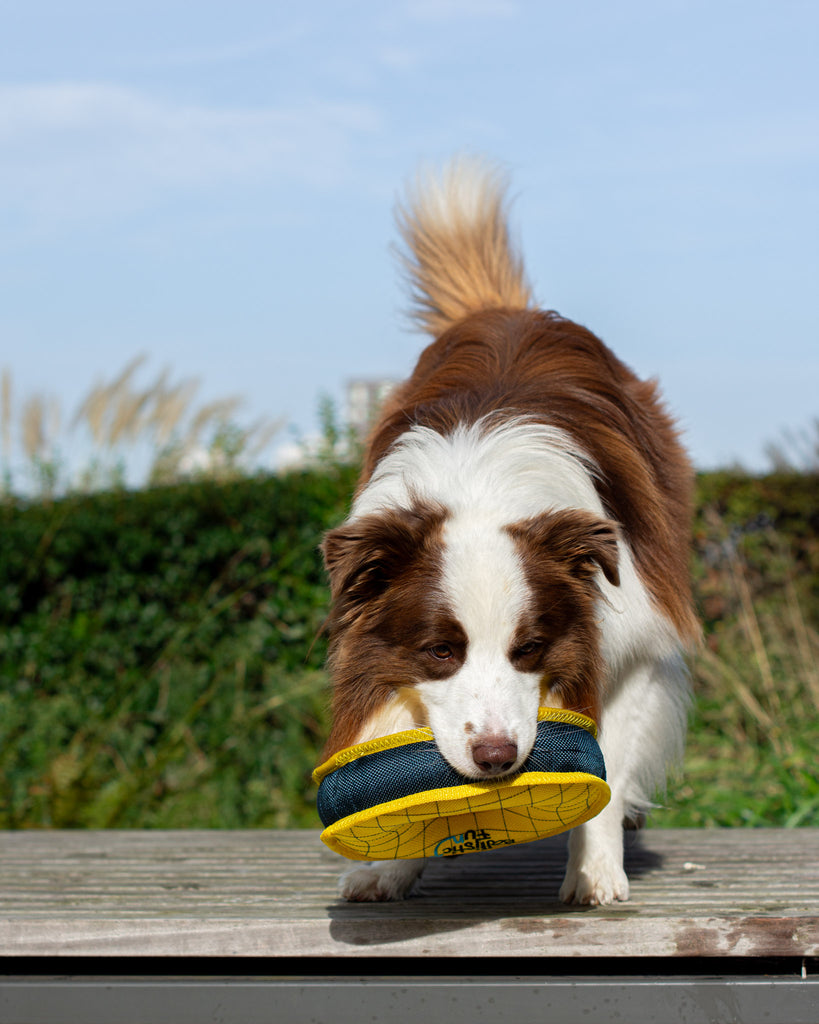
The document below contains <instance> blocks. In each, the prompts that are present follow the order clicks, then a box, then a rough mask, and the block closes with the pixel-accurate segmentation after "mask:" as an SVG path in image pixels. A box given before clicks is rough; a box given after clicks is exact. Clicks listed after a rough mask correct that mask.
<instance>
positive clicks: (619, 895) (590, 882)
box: [559, 862, 629, 907]
mask: <svg viewBox="0 0 819 1024" xmlns="http://www.w3.org/2000/svg"><path fill="white" fill-rule="evenodd" d="M559 895H560V898H561V900H563V902H564V903H579V904H582V905H584V906H590V907H597V906H607V905H608V904H610V903H614V902H615V901H625V900H627V899H628V897H629V887H628V878H627V877H626V873H625V871H623V869H622V868H621V867H619V866H618V865H615V864H610V863H605V862H600V863H596V864H595V863H592V864H586V865H583V866H581V867H578V868H574V867H572V865H569V867H568V869H567V871H566V877H565V878H564V879H563V884H562V885H561V887H560V894H559Z"/></svg>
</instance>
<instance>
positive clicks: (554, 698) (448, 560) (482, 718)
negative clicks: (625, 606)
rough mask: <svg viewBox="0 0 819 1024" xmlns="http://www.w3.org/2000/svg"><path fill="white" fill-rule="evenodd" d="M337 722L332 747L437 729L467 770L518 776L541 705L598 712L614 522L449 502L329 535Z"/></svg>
mask: <svg viewBox="0 0 819 1024" xmlns="http://www.w3.org/2000/svg"><path fill="white" fill-rule="evenodd" d="M323 552H324V557H325V563H326V565H327V569H328V572H329V574H330V582H331V589H332V598H333V606H332V610H331V613H330V618H329V630H330V669H331V672H332V675H333V683H334V708H333V710H334V725H333V733H332V735H331V737H330V742H329V746H328V751H327V753H328V754H330V753H333V752H335V751H336V750H338V749H340V748H342V747H344V746H347V745H349V744H351V743H355V742H358V741H360V740H361V739H366V738H371V737H373V736H376V735H383V734H384V733H388V732H390V731H392V728H391V725H395V726H396V727H397V728H407V727H408V723H409V724H414V725H428V726H429V727H430V728H431V729H432V731H433V733H434V735H435V739H436V742H437V744H438V747H439V748H440V751H441V753H442V754H443V756H444V757H445V758H446V760H447V761H448V762H449V763H450V764H451V765H452V766H453V767H454V768H455V769H457V771H459V772H460V773H461V774H462V775H464V776H466V777H469V778H489V777H494V776H498V775H502V774H506V773H509V772H513V771H516V770H517V769H518V768H519V767H520V765H521V764H522V763H523V761H525V759H526V757H527V756H528V754H529V752H530V750H531V747H532V744H533V743H534V739H535V730H536V722H537V709H538V706H539V705H540V704H541V703H546V704H550V705H552V706H559V707H566V708H571V709H574V710H579V711H583V712H585V713H587V714H590V715H592V716H595V715H596V713H597V710H598V706H597V705H598V698H599V689H600V685H601V678H600V677H601V659H600V653H599V640H598V627H597V623H596V603H597V600H598V599H599V596H600V594H599V589H598V585H597V577H598V571H602V573H603V574H604V575H605V577H606V578H607V579H608V580H609V582H610V583H613V584H617V582H618V575H617V535H616V528H615V526H614V525H613V524H612V523H611V522H609V521H607V520H603V519H600V518H598V517H597V516H595V515H593V514H592V513H589V512H585V511H581V510H575V509H572V510H560V511H549V512H544V513H543V514H542V515H538V516H535V517H533V518H530V519H526V520H523V521H520V522H515V523H512V524H508V525H501V526H499V525H497V523H492V522H488V521H486V520H484V519H482V518H481V516H480V515H479V514H470V515H467V514H460V515H450V514H449V513H448V512H447V510H446V509H445V508H443V507H440V506H436V505H430V504H423V503H420V502H419V503H416V504H415V506H414V507H413V508H411V509H397V510H390V511H384V512H381V513H373V514H370V515H365V516H361V517H360V518H357V519H354V520H352V521H350V522H348V523H346V524H345V525H343V526H341V527H340V528H339V529H337V530H333V531H331V532H330V533H329V534H327V536H326V537H325V540H324V544H323Z"/></svg>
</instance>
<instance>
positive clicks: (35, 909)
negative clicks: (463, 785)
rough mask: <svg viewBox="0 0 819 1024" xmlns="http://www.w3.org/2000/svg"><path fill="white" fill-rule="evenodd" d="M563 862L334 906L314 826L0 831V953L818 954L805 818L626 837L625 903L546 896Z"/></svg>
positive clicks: (446, 879)
mask: <svg viewBox="0 0 819 1024" xmlns="http://www.w3.org/2000/svg"><path fill="white" fill-rule="evenodd" d="M564 860H565V842H564V840H563V837H559V838H558V839H555V840H546V841H543V842H540V843H531V844H528V845H525V846H519V847H512V848H508V849H504V850H498V851H494V852H492V853H488V854H476V855H471V856H467V857H462V858H459V859H458V860H455V861H442V862H439V863H435V864H433V865H432V866H431V867H430V868H429V869H428V871H427V872H426V873H425V875H424V877H423V880H422V882H421V884H420V886H419V887H418V889H417V891H416V893H415V894H414V895H413V897H412V898H411V899H409V900H407V901H405V902H403V903H394V904H377V905H371V904H347V903H342V902H340V901H339V900H338V899H337V897H336V893H335V881H336V876H337V873H338V870H339V867H340V865H341V864H342V863H343V862H341V861H340V859H339V858H338V857H336V856H335V855H333V854H331V853H330V852H329V851H327V850H326V849H324V847H323V846H322V845H321V844H320V842H319V840H318V833H317V832H313V831H296V832H265V831H255V832H248V831H243V832H219V831H214V832H204V831H184V832H182V831H180V832H159V831H155V832H149V831H142V832H127V831H125V832H83V831H76V832H74V831H72V832H12V833H2V834H0V955H2V956H4V957H11V958H14V957H25V958H50V957H62V956H72V957H120V958H124V957H128V958H132V957H184V958H186V959H187V960H190V958H198V957H220V958H232V957H286V958H294V957H295V958H303V959H304V961H305V963H307V962H308V961H309V960H311V959H314V958H322V959H326V958H328V957H329V958H362V957H379V958H382V957H389V958H396V957H429V956H434V957H495V958H508V957H515V958H518V959H520V958H523V957H533V958H555V957H558V958H578V957H603V958H607V959H615V960H616V959H617V958H702V957H709V958H710V957H717V958H734V959H735V961H738V960H739V959H740V958H743V959H745V960H747V959H748V958H766V957H768V958H773V957H783V958H792V959H793V958H801V959H803V960H804V959H805V958H815V957H819V829H800V830H793V831H779V830H730V831H729V830H725V831H722V830H714V831H710V830H702V831H700V830H667V831H666V830H648V831H646V832H644V833H641V834H639V836H638V835H636V834H630V835H629V836H628V837H627V867H628V871H629V875H630V877H631V881H632V898H631V900H630V902H628V903H625V904H618V905H616V906H614V907H609V908H582V907H565V906H563V905H562V904H561V903H560V902H559V901H558V900H557V895H556V894H557V889H558V885H559V883H560V879H561V875H562V870H563V864H564ZM6 963H7V965H8V963H9V961H6ZM496 963H497V961H496Z"/></svg>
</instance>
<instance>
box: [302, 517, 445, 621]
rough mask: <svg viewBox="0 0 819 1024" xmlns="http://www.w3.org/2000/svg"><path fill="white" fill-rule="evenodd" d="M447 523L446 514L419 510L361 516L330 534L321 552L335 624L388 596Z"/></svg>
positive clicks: (327, 535)
mask: <svg viewBox="0 0 819 1024" xmlns="http://www.w3.org/2000/svg"><path fill="white" fill-rule="evenodd" d="M442 521H443V512H442V511H441V510H438V509H434V508H429V507H422V506H415V507H414V508H412V509H390V510H387V511H384V512H380V513H377V514H376V513H374V514H372V515H367V516H362V517H361V518H359V519H354V520H352V521H351V522H348V523H345V524H344V525H343V526H339V527H338V528H337V529H335V530H330V532H329V533H327V534H326V535H325V537H324V540H323V542H322V545H321V551H322V554H323V555H324V564H325V566H326V568H327V572H328V574H329V576H330V591H331V594H332V598H333V602H334V604H336V606H337V607H336V615H335V616H334V617H335V618H336V620H337V621H338V619H339V618H341V619H344V618H347V617H348V616H349V615H350V613H351V612H353V611H355V609H357V608H359V607H360V606H361V605H363V604H364V603H365V602H367V601H370V600H372V599H374V598H376V597H378V596H379V595H380V594H383V593H384V591H385V590H386V589H387V587H388V586H389V585H390V583H391V582H392V581H393V580H394V579H395V578H396V576H397V575H398V574H399V573H400V572H401V571H402V570H403V569H404V568H406V567H407V566H408V565H409V564H410V563H411V562H412V561H413V559H414V558H415V557H416V556H417V554H418V552H419V550H420V549H421V548H422V547H423V545H424V544H425V541H426V539H427V538H428V537H429V536H430V534H431V533H432V531H433V529H434V528H435V527H436V526H437V525H439V524H440V523H441V522H442Z"/></svg>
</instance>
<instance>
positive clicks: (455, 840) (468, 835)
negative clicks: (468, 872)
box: [433, 828, 514, 857]
mask: <svg viewBox="0 0 819 1024" xmlns="http://www.w3.org/2000/svg"><path fill="white" fill-rule="evenodd" d="M513 845H514V840H513V839H509V838H508V837H504V838H503V839H493V838H492V834H491V833H490V832H487V830H486V829H485V828H480V829H470V830H469V831H468V832H462V833H461V834H460V835H458V836H447V837H446V839H442V840H441V841H440V842H439V843H438V844H437V845H436V847H435V850H434V851H433V856H434V857H457V855H458V854H459V853H475V852H476V851H477V850H494V849H495V848H496V847H498V846H513Z"/></svg>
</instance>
